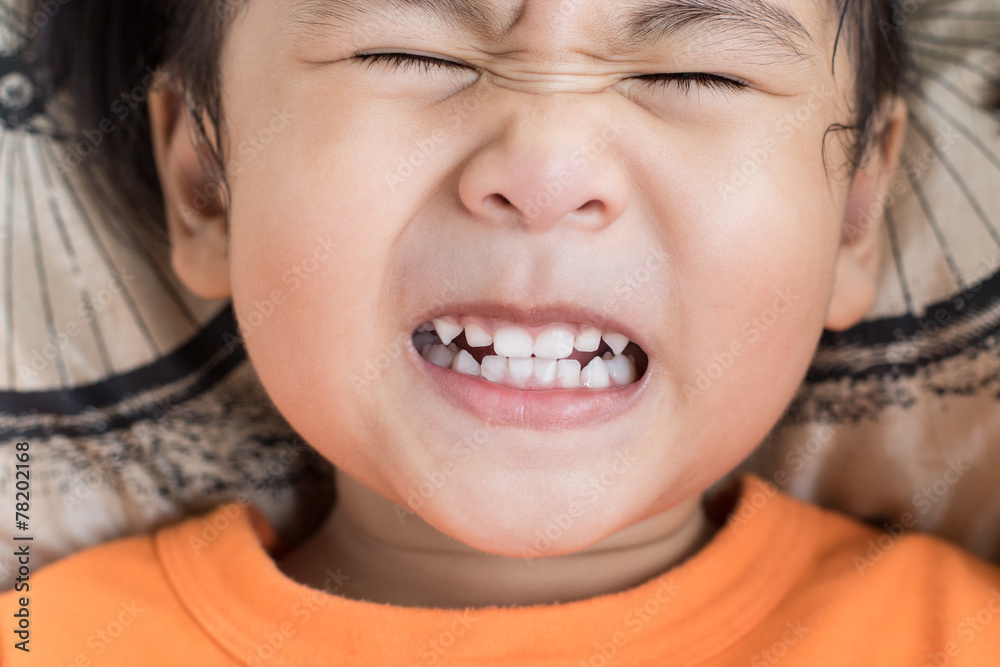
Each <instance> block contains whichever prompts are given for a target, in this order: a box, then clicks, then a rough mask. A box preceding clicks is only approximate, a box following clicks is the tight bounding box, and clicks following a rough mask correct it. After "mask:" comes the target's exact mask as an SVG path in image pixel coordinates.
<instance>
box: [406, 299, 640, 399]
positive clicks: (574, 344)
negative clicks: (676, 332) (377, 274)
mask: <svg viewBox="0 0 1000 667" xmlns="http://www.w3.org/2000/svg"><path fill="white" fill-rule="evenodd" d="M432 331H434V332H436V333H437V336H436V337H435V335H434V333H431V332H432ZM463 331H465V341H466V343H467V344H468V346H469V347H474V348H483V347H488V346H490V345H492V346H493V354H487V355H486V356H484V357H483V361H482V363H481V364H480V363H478V362H477V361H476V359H475V358H474V357H473V356H472V355H471V354H469V352H468V351H467V350H463V349H460V348H459V347H458V346H457V345H456V344H455V343H453V342H452V341H454V340H455V339H456V338H457V337H458V336H459V335H460V334H461V333H462V332H463ZM491 331H492V333H491ZM533 332H534V333H533ZM602 338H603V339H604V342H605V343H607V344H608V347H609V348H611V351H610V352H606V353H605V354H604V356H603V357H594V358H593V359H591V360H590V362H589V363H588V364H587V365H586V366H585V367H581V364H580V362H579V361H577V360H576V359H569V358H568V357H570V356H571V355H572V354H573V350H574V349H576V350H579V351H580V352H595V351H597V349H598V348H599V347H600V345H601V339H602ZM413 341H414V344H415V345H416V347H417V349H418V350H419V351H420V354H421V355H422V356H423V357H424V358H425V359H427V360H428V361H430V362H431V363H433V364H436V365H438V366H442V367H444V368H450V369H452V370H454V371H457V372H459V373H464V374H466V375H473V376H479V377H482V378H483V379H484V380H486V381H488V382H493V383H500V384H505V385H507V386H511V387H515V388H522V389H526V388H549V387H562V388H590V389H606V388H609V387H616V386H617V387H621V386H625V385H628V384H631V383H633V382H635V379H636V368H635V358H634V357H633V356H632V355H623V354H622V351H623V350H624V349H625V348H626V347H627V346H628V344H629V339H628V337H626V336H624V335H622V334H620V333H616V332H614V331H602V330H601V329H598V328H597V327H594V326H592V325H584V324H566V323H554V324H549V325H545V326H543V327H533V329H532V331H529V330H528V329H526V328H524V327H520V326H518V325H516V324H511V323H509V322H501V321H498V320H495V319H485V318H477V317H472V316H449V317H440V318H437V319H435V320H433V321H432V322H425V323H424V324H421V325H420V326H419V327H417V331H416V333H415V335H414V337H413Z"/></svg>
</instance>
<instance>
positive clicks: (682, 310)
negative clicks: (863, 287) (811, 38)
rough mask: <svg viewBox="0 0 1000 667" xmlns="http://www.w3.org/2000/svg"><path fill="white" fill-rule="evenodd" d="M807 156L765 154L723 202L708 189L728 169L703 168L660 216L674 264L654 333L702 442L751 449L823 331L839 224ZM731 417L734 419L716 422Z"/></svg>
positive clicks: (831, 197)
mask: <svg viewBox="0 0 1000 667" xmlns="http://www.w3.org/2000/svg"><path fill="white" fill-rule="evenodd" d="M807 144H808V142H803V145H807ZM809 148H811V150H805V149H804V148H803V147H802V146H799V145H795V144H790V145H787V146H784V147H782V148H781V149H780V150H777V151H775V152H774V153H772V154H771V155H770V156H769V159H768V161H767V162H766V163H765V164H764V165H762V166H761V167H760V168H759V170H758V171H756V172H755V174H754V177H753V179H752V181H749V182H748V183H747V184H746V186H745V187H742V188H741V189H737V190H735V191H733V192H731V193H730V195H729V196H728V197H723V196H720V194H719V190H718V188H717V187H716V185H717V183H718V182H719V179H720V176H719V174H723V175H726V174H729V173H730V170H731V168H732V167H731V165H732V164H733V161H732V160H731V159H725V158H723V159H715V160H713V159H711V158H710V159H706V160H705V161H704V162H703V163H702V167H701V169H700V170H691V171H689V173H688V174H687V176H686V177H685V180H684V181H683V182H681V183H678V187H679V188H683V189H684V192H685V196H683V197H681V196H674V197H673V198H672V199H671V202H670V203H671V204H672V205H673V209H672V211H671V212H670V213H667V212H666V211H664V213H663V215H672V216H673V218H672V219H673V221H674V222H673V223H672V224H671V225H670V226H669V228H668V229H667V231H666V232H665V233H666V234H667V236H668V240H667V241H665V243H667V244H668V246H669V247H671V248H672V254H673V257H674V261H673V271H672V275H671V276H670V277H669V280H670V282H671V285H670V286H669V288H668V289H667V296H666V298H665V302H666V303H668V304H671V306H670V313H671V315H669V316H668V317H667V318H666V319H665V325H664V329H665V330H672V331H673V332H674V341H673V342H672V343H671V345H670V348H671V349H672V350H674V351H676V352H671V355H672V356H671V359H670V363H671V365H672V368H673V369H675V376H674V377H673V378H672V382H673V383H674V391H675V393H676V395H677V396H678V397H679V400H681V401H682V402H683V403H684V404H685V405H687V406H688V407H689V408H690V409H691V410H693V411H694V414H695V419H694V420H693V421H692V424H695V425H697V428H698V429H699V437H700V438H704V437H705V435H706V433H712V434H714V436H715V437H714V438H712V439H713V440H715V441H717V442H729V443H734V442H737V441H738V440H741V441H746V442H747V443H748V444H749V445H751V446H752V445H753V444H755V443H756V442H757V439H758V438H759V437H763V435H764V434H765V432H766V430H767V429H769V428H770V427H771V425H772V423H773V421H774V419H776V418H777V416H778V415H779V414H780V412H781V410H783V409H784V407H785V406H786V404H787V402H788V401H789V400H790V399H791V397H792V396H793V394H794V392H795V389H796V387H797V386H798V384H799V382H800V381H801V379H802V376H803V374H804V373H805V370H806V368H807V367H808V363H809V361H810V359H811V357H812V354H813V351H814V349H815V344H816V342H817V339H818V337H819V335H820V333H821V332H822V327H823V323H824V321H825V314H826V308H827V305H828V302H829V298H830V288H831V283H832V278H833V271H834V266H835V260H836V254H837V248H838V241H839V236H840V233H839V230H840V225H841V219H842V217H841V215H840V214H839V213H838V211H839V210H840V207H839V206H838V204H837V203H836V198H837V197H839V196H840V195H839V194H837V193H831V185H830V182H828V180H827V178H826V174H825V172H824V170H823V165H822V163H821V161H820V159H819V151H818V149H817V148H816V147H815V145H809ZM803 165H809V166H808V167H804V166H803ZM724 177H725V176H723V178H724ZM790 183H791V184H795V185H794V187H789V186H788V184H790ZM834 187H838V186H836V184H834ZM678 202H680V203H679V204H678ZM734 410H738V411H739V413H740V416H739V418H736V419H732V418H730V419H725V418H720V416H721V415H727V414H733V411H734ZM692 435H693V434H692ZM703 441H704V440H703Z"/></svg>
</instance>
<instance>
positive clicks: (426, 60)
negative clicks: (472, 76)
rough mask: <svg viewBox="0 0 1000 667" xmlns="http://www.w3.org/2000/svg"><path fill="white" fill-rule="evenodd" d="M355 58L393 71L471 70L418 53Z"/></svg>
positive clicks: (364, 55) (369, 54)
mask: <svg viewBox="0 0 1000 667" xmlns="http://www.w3.org/2000/svg"><path fill="white" fill-rule="evenodd" d="M354 57H355V59H356V60H357V61H358V62H360V63H364V64H367V65H368V66H369V67H371V66H372V65H374V64H375V63H384V64H386V65H389V66H391V67H392V69H393V70H404V71H405V70H417V71H419V72H430V71H432V70H435V69H469V66H468V65H463V64H461V63H457V62H454V61H451V60H442V59H440V58H434V57H431V56H422V55H418V54H416V53H362V54H358V55H356V56H354Z"/></svg>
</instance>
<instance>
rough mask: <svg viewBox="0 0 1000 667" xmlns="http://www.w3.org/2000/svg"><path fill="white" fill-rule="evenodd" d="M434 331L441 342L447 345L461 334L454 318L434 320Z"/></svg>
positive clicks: (460, 327) (459, 326)
mask: <svg viewBox="0 0 1000 667" xmlns="http://www.w3.org/2000/svg"><path fill="white" fill-rule="evenodd" d="M434 331H437V335H438V338H440V339H441V342H442V343H444V344H445V345H447V344H448V343H450V342H451V341H453V340H455V337H456V336H458V334H460V333H462V326H461V325H460V324H459V323H458V322H457V321H455V318H454V317H439V318H437V319H436V320H434Z"/></svg>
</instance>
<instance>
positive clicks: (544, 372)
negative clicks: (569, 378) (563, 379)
mask: <svg viewBox="0 0 1000 667" xmlns="http://www.w3.org/2000/svg"><path fill="white" fill-rule="evenodd" d="M556 363H557V362H556V360H555V359H540V358H538V357H535V362H534V367H533V368H532V372H531V374H532V375H534V376H535V380H537V381H538V383H539V384H541V385H542V386H543V387H548V386H549V385H550V384H552V383H553V382H555V379H556Z"/></svg>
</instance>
